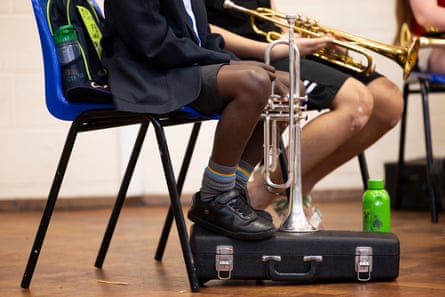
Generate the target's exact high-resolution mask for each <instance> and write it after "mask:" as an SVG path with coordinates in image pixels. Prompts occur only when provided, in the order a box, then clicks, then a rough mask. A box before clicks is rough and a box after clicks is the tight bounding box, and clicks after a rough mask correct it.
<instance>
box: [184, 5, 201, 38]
mask: <svg viewBox="0 0 445 297" xmlns="http://www.w3.org/2000/svg"><path fill="white" fill-rule="evenodd" d="M183 1H184V6H185V11H186V12H187V14H188V15H189V17H190V21H191V23H192V27H193V31H194V32H195V36H196V38H197V39H198V43H199V45H201V39H200V38H199V33H198V27H197V26H196V19H195V14H194V13H193V10H192V3H191V0H183Z"/></svg>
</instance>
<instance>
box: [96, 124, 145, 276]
mask: <svg viewBox="0 0 445 297" xmlns="http://www.w3.org/2000/svg"><path fill="white" fill-rule="evenodd" d="M148 125H149V120H148V119H147V121H146V122H145V123H141V125H140V127H139V132H138V135H137V137H136V140H135V142H134V145H133V150H132V152H131V155H130V159H129V161H128V164H127V168H126V170H125V174H124V176H123V179H122V183H121V186H120V188H119V193H118V195H117V198H116V202H115V203H114V207H113V211H112V213H111V215H110V219H109V221H108V225H107V228H106V231H105V233H104V237H103V239H102V244H101V246H100V249H99V252H98V254H97V257H96V262H95V264H94V266H95V267H97V268H102V265H103V262H104V260H105V256H106V254H107V251H108V248H109V246H110V242H111V238H112V236H113V233H114V230H115V228H116V224H117V221H118V218H119V215H120V212H121V210H122V206H123V204H124V202H125V198H126V195H127V190H128V186H129V185H130V181H131V177H132V176H133V172H134V168H135V166H136V163H137V160H138V158H139V153H140V152H141V148H142V144H143V143H144V139H145V135H146V134H147V129H148Z"/></svg>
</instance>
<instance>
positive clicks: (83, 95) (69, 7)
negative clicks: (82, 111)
mask: <svg viewBox="0 0 445 297" xmlns="http://www.w3.org/2000/svg"><path fill="white" fill-rule="evenodd" d="M46 15H47V20H48V25H49V28H50V31H51V34H53V35H54V33H55V32H56V31H57V29H58V28H59V27H61V26H64V25H72V26H73V27H74V28H75V30H76V33H77V37H78V41H79V46H80V49H81V53H82V60H83V63H84V66H85V67H84V69H85V72H86V76H87V77H88V82H87V83H85V84H84V85H81V86H76V87H73V88H69V89H64V94H65V97H66V99H67V100H68V101H76V102H93V103H111V102H112V97H111V92H110V89H109V87H108V84H107V72H106V70H105V68H104V67H103V66H102V63H101V59H100V58H101V54H102V47H101V44H100V41H101V38H102V31H103V26H104V18H103V16H102V14H101V12H100V11H99V9H98V8H97V7H96V5H95V4H94V3H93V2H92V1H91V0H48V2H47V6H46Z"/></svg>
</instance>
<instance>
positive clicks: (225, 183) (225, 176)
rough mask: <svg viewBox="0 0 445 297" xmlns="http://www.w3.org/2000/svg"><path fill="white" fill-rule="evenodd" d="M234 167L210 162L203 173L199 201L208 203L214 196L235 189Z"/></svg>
mask: <svg viewBox="0 0 445 297" xmlns="http://www.w3.org/2000/svg"><path fill="white" fill-rule="evenodd" d="M235 171H236V167H227V166H223V165H219V164H216V163H215V162H213V161H212V160H210V161H209V165H208V166H207V168H206V169H205V171H204V177H203V180H202V185H201V200H202V201H210V200H212V199H213V198H215V196H217V195H219V194H221V193H223V192H227V191H230V190H232V189H234V188H235V178H236V176H235Z"/></svg>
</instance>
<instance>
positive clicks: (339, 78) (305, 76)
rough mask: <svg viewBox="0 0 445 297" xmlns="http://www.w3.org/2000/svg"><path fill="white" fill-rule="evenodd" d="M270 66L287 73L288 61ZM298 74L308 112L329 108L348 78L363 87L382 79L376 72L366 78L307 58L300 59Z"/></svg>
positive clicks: (279, 61) (284, 60) (277, 62)
mask: <svg viewBox="0 0 445 297" xmlns="http://www.w3.org/2000/svg"><path fill="white" fill-rule="evenodd" d="M272 65H274V66H275V68H277V69H279V70H283V71H287V70H288V69H289V59H287V58H286V59H281V60H277V61H274V62H273V63H272ZM300 73H301V77H300V78H301V80H302V81H303V82H304V86H305V89H306V95H307V96H308V98H309V101H308V109H309V110H321V109H325V108H329V107H330V105H331V103H332V101H333V100H334V98H335V96H336V95H337V93H338V90H339V89H340V88H341V86H342V85H343V84H344V82H345V81H346V79H348V78H349V77H353V78H355V79H357V80H359V81H361V82H362V83H363V84H365V85H367V84H369V83H370V82H371V81H373V80H375V79H377V78H379V77H382V75H381V74H380V73H377V72H373V73H371V74H370V75H368V76H366V75H363V74H360V73H357V72H355V71H349V70H347V69H346V68H340V67H339V68H337V67H335V66H332V65H327V64H324V63H323V62H320V61H318V60H311V59H309V58H303V59H301V64H300Z"/></svg>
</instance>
